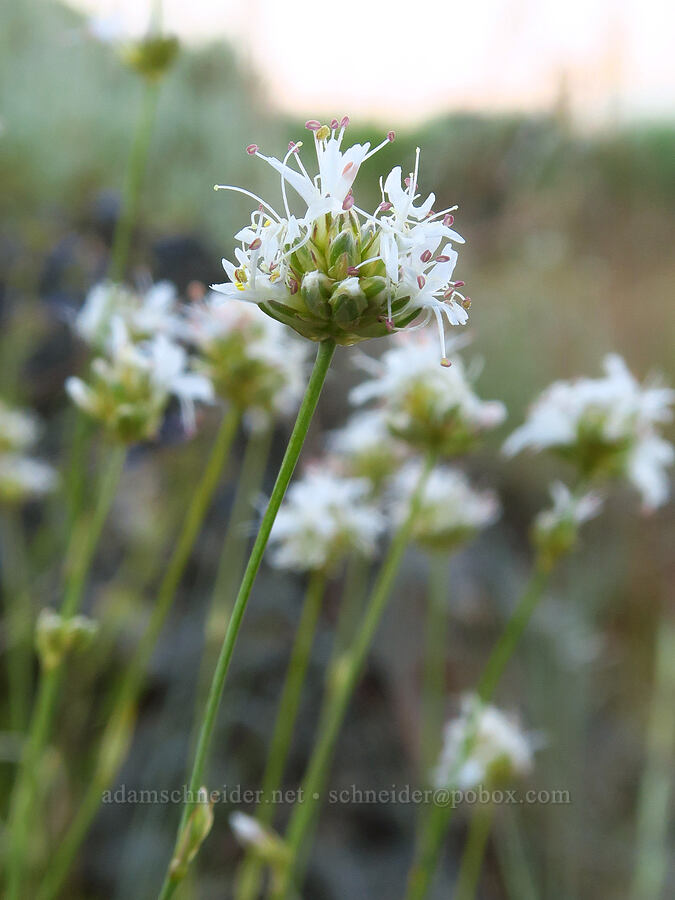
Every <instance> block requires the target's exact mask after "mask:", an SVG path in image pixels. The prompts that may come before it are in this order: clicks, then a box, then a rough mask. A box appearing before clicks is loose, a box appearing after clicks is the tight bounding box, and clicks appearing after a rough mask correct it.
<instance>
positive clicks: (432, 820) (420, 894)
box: [405, 562, 551, 900]
mask: <svg viewBox="0 0 675 900" xmlns="http://www.w3.org/2000/svg"><path fill="white" fill-rule="evenodd" d="M550 572H551V566H550V565H548V564H546V563H541V562H540V563H538V564H537V566H536V567H535V570H534V572H533V574H532V577H531V579H530V583H529V584H528V586H527V589H526V590H525V592H524V594H523V596H522V597H521V599H520V601H519V603H518V605H517V606H516V609H515V611H514V613H513V615H512V616H511V618H510V619H509V622H508V623H507V625H506V628H505V629H504V632H503V633H502V635H501V637H500V638H499V640H498V641H497V644H496V645H495V648H494V650H493V651H492V653H491V654H490V657H489V659H488V662H487V665H486V666H485V670H484V672H483V675H482V677H481V679H480V682H479V684H478V697H479V700H480V703H481V704H485V703H487V702H488V701H489V700H490V699H491V698H492V696H493V694H494V692H495V689H496V687H497V684H498V683H499V679H500V678H501V676H502V674H503V672H504V669H505V668H506V666H507V664H508V662H509V660H510V659H511V656H512V655H513V652H514V650H515V649H516V647H517V645H518V642H519V641H520V639H521V637H522V636H523V633H524V631H525V629H526V627H527V625H528V623H529V621H530V619H531V617H532V614H533V613H534V610H535V609H536V607H537V604H538V603H539V601H540V600H541V598H542V596H543V593H544V589H545V588H546V585H547V584H548V581H549V578H550ZM479 710H480V704H476V705H475V707H474V716H473V722H472V723H470V725H469V727H468V729H467V736H466V740H465V743H464V748H463V752H462V754H461V755H460V758H459V759H458V761H457V765H456V766H455V769H456V771H455V772H454V777H452V776H451V778H450V783H449V784H448V785H446V787H447V788H448V789H449V790H452V788H454V787H456V784H455V783H454V782H455V781H456V775H457V774H458V772H459V769H460V767H461V766H462V764H463V763H464V762H465V761H466V759H467V758H468V757H469V755H470V753H471V750H472V747H473V744H474V742H475V739H476V730H477V724H478V713H479ZM452 814H453V806H452V805H450V806H448V807H445V806H442V805H438V806H434V807H433V808H432V810H431V812H430V814H429V815H428V816H427V818H426V819H425V820H424V822H423V824H422V831H421V834H420V837H419V840H418V842H417V848H416V851H415V857H414V860H413V865H412V868H411V870H410V875H409V878H408V887H407V891H406V894H405V897H406V900H423V898H424V897H426V896H427V894H428V892H429V890H430V889H431V885H432V882H433V878H434V874H435V872H436V867H437V865H438V857H439V855H440V852H441V848H442V845H443V838H444V836H445V832H446V830H447V828H448V825H449V823H450V820H451V818H452Z"/></svg>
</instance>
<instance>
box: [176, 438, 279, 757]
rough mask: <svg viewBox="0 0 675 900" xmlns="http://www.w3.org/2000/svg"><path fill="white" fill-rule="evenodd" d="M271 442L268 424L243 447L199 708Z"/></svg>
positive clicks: (235, 584)
mask: <svg viewBox="0 0 675 900" xmlns="http://www.w3.org/2000/svg"><path fill="white" fill-rule="evenodd" d="M271 443H272V428H271V427H268V428H266V429H265V430H264V431H263V432H262V433H256V434H253V435H251V436H250V437H249V439H248V441H247V444H246V449H245V450H244V458H243V460H242V464H241V471H240V473H239V479H238V481H237V488H236V491H235V495H234V500H233V502H232V510H231V512H230V520H229V522H228V525H227V530H226V532H225V538H224V540H223V548H222V550H221V553H220V561H219V563H218V571H217V573H216V581H215V585H214V588H213V596H212V598H211V608H210V610H209V612H208V615H207V620H206V626H205V636H204V657H203V660H202V664H201V672H200V678H199V682H198V684H199V695H198V697H199V705H198V709H201V708H202V706H203V705H204V703H205V702H206V697H207V694H208V689H209V683H210V680H211V673H212V672H213V669H214V666H215V664H216V660H217V658H218V651H219V650H220V647H221V645H222V643H223V641H224V639H225V634H226V632H227V623H228V621H229V618H230V614H231V612H232V603H233V601H234V595H235V591H236V589H237V587H238V585H239V583H240V581H241V576H242V572H243V569H244V563H245V554H246V548H247V546H248V544H249V535H248V533H247V532H246V530H245V529H244V526H245V525H246V523H247V522H248V520H249V519H250V518H251V511H252V508H253V501H254V500H255V498H256V497H257V495H258V493H259V492H260V489H261V487H262V482H263V478H264V476H265V470H266V468H267V462H268V459H269V454H270V447H271ZM198 724H199V722H196V723H195V728H196V726H197V725H198ZM195 742H196V735H195ZM193 746H194V745H193Z"/></svg>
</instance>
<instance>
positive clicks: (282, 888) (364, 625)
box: [274, 454, 435, 900]
mask: <svg viewBox="0 0 675 900" xmlns="http://www.w3.org/2000/svg"><path fill="white" fill-rule="evenodd" d="M434 462H435V458H434V456H433V455H431V454H430V455H429V456H428V457H427V460H426V463H425V465H424V467H423V468H422V469H421V470H420V475H419V481H418V484H417V486H416V489H415V491H414V492H413V494H412V496H411V500H410V506H409V512H408V515H407V517H406V518H405V519H404V520H403V522H402V523H401V525H400V526H399V529H398V531H397V532H396V534H395V536H394V539H393V540H392V542H391V546H390V548H389V552H388V554H387V557H386V559H385V561H384V563H383V564H382V568H381V569H380V572H379V574H378V577H377V579H376V581H375V585H374V587H373V591H372V594H371V595H370V598H369V600H368V604H367V607H366V611H365V614H364V616H363V619H362V620H361V623H360V627H359V628H358V630H357V633H356V635H355V637H354V641H353V642H352V644H351V645H350V647H349V648H348V649H347V650H345V652H344V653H343V654H342V655H341V656H340V657H338V658H337V659H336V660H335V664H334V666H333V671H332V673H331V674H330V676H329V678H330V681H329V685H328V689H327V696H326V701H325V703H324V707H323V710H322V712H321V719H320V722H319V730H318V736H317V739H316V742H315V744H314V750H313V752H312V756H311V758H310V761H309V765H308V768H307V772H306V774H305V778H304V780H303V783H302V792H301V794H300V796H301V797H302V800H298V802H297V803H296V805H295V808H294V810H293V813H292V815H291V820H290V823H289V826H288V832H287V844H288V857H287V861H286V863H285V867H284V869H283V871H282V872H281V873H280V876H279V879H278V884H277V885H276V888H275V891H274V897H275V898H277V900H281V898H285V897H287V896H288V895H289V893H290V892H291V890H292V887H293V882H294V879H295V876H296V871H297V868H298V866H299V864H300V858H301V853H302V851H303V849H304V846H305V843H306V841H307V839H308V836H309V833H310V831H311V828H312V825H313V823H314V820H315V814H316V811H317V808H318V803H319V799H320V792H321V789H322V788H323V786H324V783H325V781H326V777H327V775H328V771H329V768H330V764H331V760H332V757H333V750H334V748H335V743H336V741H337V738H338V735H339V733H340V729H341V727H342V723H343V721H344V718H345V715H346V712H347V708H348V705H349V701H350V700H351V697H352V695H353V693H354V689H355V687H356V684H357V681H358V678H359V675H360V674H361V671H362V669H363V666H364V663H365V661H366V656H367V654H368V651H369V650H370V647H371V645H372V642H373V639H374V637H375V633H376V631H377V628H378V625H379V624H380V620H381V618H382V614H383V613H384V610H385V607H386V605H387V601H388V599H389V596H390V594H391V590H392V587H393V584H394V579H395V578H396V574H397V573H398V570H399V568H400V566H401V562H402V561H403V554H404V553H405V550H406V547H407V546H408V544H409V542H410V537H411V534H412V530H413V526H414V523H415V517H416V515H417V513H418V510H419V507H420V504H421V500H422V495H423V493H424V488H425V485H426V482H427V479H428V477H429V474H430V473H431V470H432V468H433V465H434Z"/></svg>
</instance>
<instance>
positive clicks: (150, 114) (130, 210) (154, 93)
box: [109, 81, 159, 281]
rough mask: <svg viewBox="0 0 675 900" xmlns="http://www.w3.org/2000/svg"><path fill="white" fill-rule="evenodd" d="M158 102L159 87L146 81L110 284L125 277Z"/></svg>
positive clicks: (112, 254) (111, 265) (112, 255)
mask: <svg viewBox="0 0 675 900" xmlns="http://www.w3.org/2000/svg"><path fill="white" fill-rule="evenodd" d="M158 99H159V83H158V82H154V81H146V82H145V83H144V87H143V98H142V101H141V110H140V113H139V117H138V123H137V125H136V132H135V134H134V142H133V145H132V147H131V155H130V157H129V164H128V166H127V172H126V182H125V185H124V195H123V198H122V210H121V213H120V217H119V220H118V222H117V227H116V229H115V235H114V238H113V246H112V250H111V256H110V270H109V277H110V280H111V281H120V280H121V279H122V278H123V277H124V270H125V269H126V265H127V261H128V259H129V249H130V247H131V237H132V234H133V230H134V225H135V222H136V216H137V215H138V205H139V200H140V196H141V186H142V183H143V176H144V174H145V169H146V166H147V162H148V151H149V149H150V140H151V138H152V130H153V126H154V123H155V114H156V112H157V101H158Z"/></svg>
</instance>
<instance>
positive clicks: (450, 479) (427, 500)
mask: <svg viewBox="0 0 675 900" xmlns="http://www.w3.org/2000/svg"><path fill="white" fill-rule="evenodd" d="M420 471H421V464H420V463H419V462H411V463H408V465H407V466H405V468H404V469H403V470H402V471H401V472H400V473H399V475H398V477H397V478H396V479H395V480H394V483H393V486H392V492H391V493H392V497H393V498H394V499H393V503H392V518H393V520H394V522H396V523H401V522H403V521H404V520H405V518H406V516H407V515H408V512H409V509H410V499H411V497H412V494H413V492H414V491H415V488H416V486H417V484H418V483H419V480H420ZM499 513H500V506H499V500H498V499H497V496H496V494H495V493H494V492H493V491H490V490H483V491H477V490H476V489H475V488H474V487H472V485H471V483H470V482H469V479H468V478H467V477H466V475H465V474H464V473H463V472H460V471H459V470H458V469H451V468H449V467H447V466H437V467H436V468H435V469H434V470H433V471H432V472H431V474H430V475H429V477H428V479H427V482H426V484H425V487H424V492H423V494H422V498H421V503H420V508H419V512H418V514H417V515H416V517H415V520H414V523H413V532H412V536H413V539H414V540H416V541H418V542H419V543H420V544H422V545H423V546H426V547H429V548H431V549H451V548H453V547H456V546H457V545H458V544H460V543H463V542H464V541H466V540H469V539H470V538H472V537H473V536H474V535H475V534H476V533H477V532H478V531H480V530H481V529H483V528H487V527H488V526H489V525H492V524H493V523H494V522H496V521H497V519H498V517H499Z"/></svg>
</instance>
